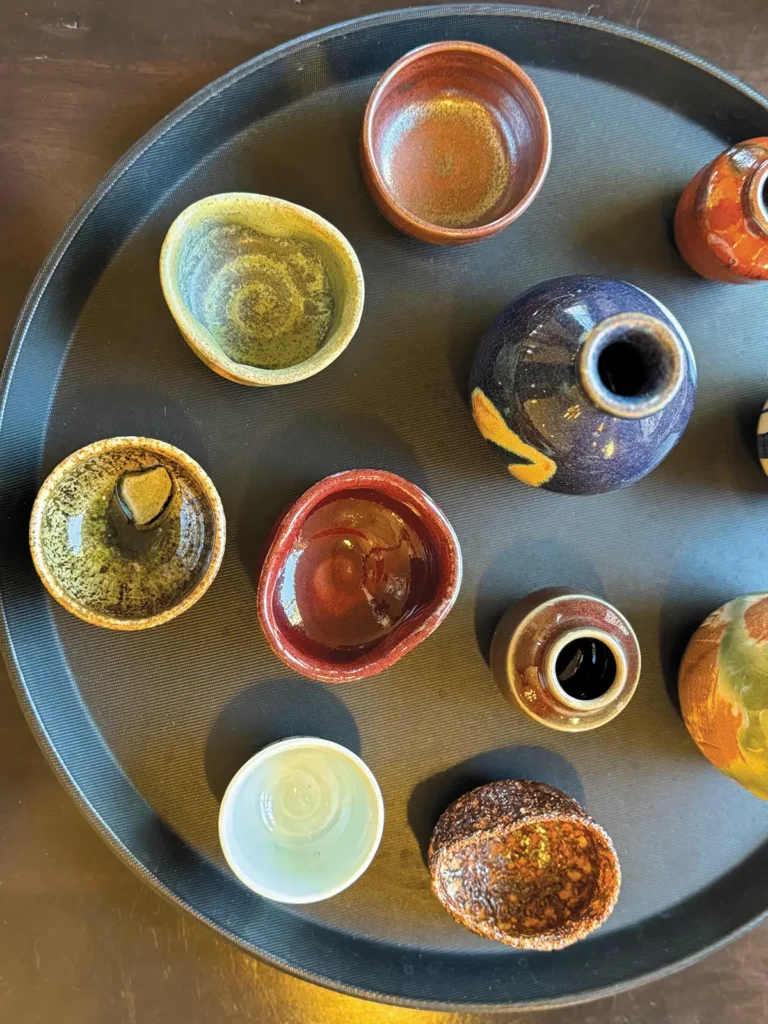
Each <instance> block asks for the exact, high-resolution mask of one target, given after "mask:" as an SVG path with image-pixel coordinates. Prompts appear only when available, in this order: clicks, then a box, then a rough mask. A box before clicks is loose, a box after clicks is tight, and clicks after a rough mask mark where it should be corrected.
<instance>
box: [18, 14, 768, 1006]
mask: <svg viewBox="0 0 768 1024" xmlns="http://www.w3.org/2000/svg"><path fill="white" fill-rule="evenodd" d="M484 14H487V15H494V16H497V17H510V18H525V19H528V20H532V21H548V22H556V23H561V24H569V25H575V26H580V27H586V28H589V29H591V30H593V31H597V32H601V33H602V34H604V35H606V36H608V37H611V38H613V37H619V38H621V39H626V40H630V41H632V42H635V43H639V44H641V45H643V46H647V47H650V48H651V49H655V50H658V51H660V52H662V53H664V54H666V55H668V56H671V57H674V58H677V59H678V60H682V61H683V62H684V63H687V64H689V65H691V66H692V67H693V68H695V69H697V70H699V71H703V72H705V73H706V74H708V75H710V76H712V77H713V78H716V79H718V80H719V81H721V82H722V83H723V84H725V85H727V86H730V87H731V88H732V89H735V90H736V91H737V92H740V93H741V94H742V95H743V96H745V97H746V98H747V99H749V100H752V101H753V102H754V103H756V104H757V105H758V106H761V107H763V108H764V110H765V111H766V114H768V97H767V96H765V95H763V94H762V93H761V92H759V91H758V90H757V89H755V88H754V87H752V86H751V85H748V84H747V83H746V82H743V81H742V80H741V79H740V78H738V77H737V76H736V75H734V74H732V73H731V72H728V71H724V70H722V69H721V68H719V67H717V65H715V64H713V63H712V62H710V61H708V60H707V59H705V58H703V57H699V56H698V55H696V54H695V53H693V52H691V51H690V50H687V49H685V48H684V47H681V46H678V45H677V44H676V43H672V42H668V41H666V40H663V39H660V38H658V37H656V36H652V35H650V34H648V33H645V32H641V31H639V30H638V29H633V28H628V27H625V26H623V25H619V24H617V23H615V22H612V21H609V20H606V19H602V18H593V17H591V16H589V15H586V14H580V13H578V12H573V11H567V10H560V9H557V8H542V7H528V6H526V7H521V6H519V5H516V4H502V3H468V4H440V5H435V6H419V7H409V8H399V9H394V10H390V11H383V12H377V13H374V14H368V15H363V16H360V17H357V18H350V19H347V20H345V21H342V22H335V23H333V24H331V25H328V26H324V27H321V28H318V29H314V30H312V31H311V32H307V33H304V34H303V35H301V36H297V37H295V38H293V39H290V40H287V41H286V42H284V43H280V44H278V45H277V46H275V47H272V48H270V49H268V50H265V51H264V52H262V53H259V54H257V55H256V56H254V57H252V58H250V59H249V60H247V61H245V62H243V63H241V64H238V65H236V66H235V67H233V68H231V69H230V70H229V71H226V72H224V74H223V75H220V76H219V77H217V78H215V79H214V80H213V81H211V82H209V83H208V84H207V85H204V86H203V87H202V88H201V89H199V90H197V91H196V92H194V93H193V94H192V95H191V96H190V97H189V98H188V99H186V100H184V101H183V102H182V103H181V104H179V105H178V106H177V107H175V108H174V109H173V110H171V111H170V112H169V113H168V114H166V115H165V116H164V117H163V118H161V119H160V120H159V121H158V122H156V123H155V125H154V126H153V127H152V128H150V129H149V130H148V131H147V132H145V133H144V134H143V135H142V136H141V137H140V138H139V139H138V140H137V141H136V142H135V143H134V144H133V145H132V146H131V147H130V148H129V149H128V150H127V151H126V152H125V153H124V154H123V156H122V157H120V158H119V159H118V160H117V162H116V163H115V164H113V166H112V167H111V169H110V170H109V171H108V173H107V174H106V175H105V176H104V177H103V178H102V179H101V180H100V181H99V183H98V184H97V185H96V187H95V188H94V189H93V191H92V192H91V194H90V195H89V197H88V199H87V200H86V201H85V202H84V203H83V204H82V206H81V207H80V208H79V209H78V210H77V211H76V212H75V214H74V215H73V216H72V217H71V218H70V219H69V221H68V222H67V223H66V225H65V227H64V228H63V230H62V232H61V234H60V236H59V238H58V240H57V242H56V244H55V245H54V247H53V248H52V249H51V251H50V252H49V253H48V255H47V256H46V258H45V260H44V262H43V264H42V265H41V267H40V269H39V271H38V272H37V274H36V276H35V278H34V280H33V282H32V285H31V287H30V289H29V292H28V293H27V296H26V298H25V300H24V302H23V304H22V306H21V309H20V311H19V314H18V316H17V319H16V322H15V324H14V328H13V332H12V334H11V338H10V342H9V345H8V351H7V354H6V356H5V359H4V363H3V368H2V374H1V375H0V432H1V431H2V427H3V423H4V420H5V411H6V405H7V402H6V399H7V393H8V390H9V388H10V385H11V381H12V378H13V373H14V370H15V368H16V363H17V361H18V358H19V354H20V351H21V346H22V344H23V342H24V338H25V336H26V333H27V328H28V324H29V321H30V320H31V318H32V317H33V316H34V313H35V310H36V309H37V306H38V304H39V302H40V300H41V298H42V297H43V295H44V293H45V290H46V288H47V287H48V284H49V282H50V280H51V278H52V276H53V274H54V272H55V270H56V268H57V266H58V263H59V261H60V260H61V258H62V256H63V255H64V253H65V252H66V250H67V249H68V248H69V246H70V244H71V243H72V241H73V239H74V238H75V236H76V235H77V233H78V231H79V230H80V228H81V227H82V226H83V224H84V223H85V221H86V220H87V218H88V217H89V215H90V214H91V213H92V211H93V210H94V209H95V208H96V207H97V206H98V205H99V203H101V201H102V200H103V199H104V198H105V196H106V195H107V193H108V192H109V190H110V189H111V188H112V187H113V185H115V184H116V182H118V181H119V179H120V178H121V177H122V175H123V174H124V173H125V172H126V170H128V168H130V167H131V166H132V164H133V163H135V161H136V160H137V159H138V158H139V157H140V156H142V155H143V154H144V153H145V152H146V150H148V149H149V148H150V147H151V146H152V145H154V144H155V143H156V142H157V141H158V140H159V139H161V138H162V137H163V136H164V135H165V134H166V133H167V132H168V131H169V130H170V129H172V128H173V127H174V126H175V125H176V124H178V123H179V122H180V121H182V120H183V119H184V118H185V117H187V115H188V114H190V113H191V112H192V111H194V110H196V109H197V108H198V107H200V106H202V105H203V104H205V103H207V102H208V101H209V100H211V99H212V98H213V97H215V96H217V95H219V94H220V93H222V92H224V91H225V90H226V89H228V88H229V87H230V86H232V85H234V84H235V83H236V82H239V81H240V80H241V79H242V78H245V77H248V76H249V75H250V74H252V73H253V71H254V70H256V69H258V68H262V67H266V66H268V65H269V64H271V63H273V62H275V61H276V60H278V59H280V58H282V57H284V56H285V55H288V54H290V53H292V52H293V51H295V50H301V49H303V48H304V47H305V46H307V44H309V43H311V42H312V41H313V40H316V39H320V38H322V39H324V40H325V39H332V38H336V37H338V36H340V35H345V34H347V33H348V32H350V31H351V30H355V31H357V30H359V29H364V28H365V27H366V26H368V25H370V26H375V25H380V24H386V23H392V22H408V21H417V20H419V19H421V18H424V17H431V18H436V19H437V18H446V17H451V16H460V15H464V16H467V15H471V16H482V15H484ZM46 426H47V425H46ZM0 627H1V628H0V651H1V652H2V656H3V661H4V663H5V666H6V668H7V670H8V675H9V678H10V681H11V684H12V686H13V689H14V692H15V694H16V698H17V700H18V702H19V704H20V706H21V709H22V712H23V713H24V717H25V719H26V721H27V724H28V725H29V728H30V730H31V732H32V735H33V736H34V738H35V741H36V742H37V745H38V746H39V748H40V749H41V751H42V752H43V754H44V756H45V758H46V760H47V761H48V763H49V765H50V767H51V769H52V770H53V772H54V774H55V776H56V778H57V779H58V780H59V782H60V783H61V784H62V786H63V787H64V789H65V790H66V792H67V794H68V795H69V796H70V797H71V798H72V800H73V802H74V804H75V806H76V807H77V808H78V810H79V811H80V813H81V814H82V815H83V816H84V817H85V819H86V820H87V821H88V823H89V824H90V825H91V826H92V827H93V828H94V829H95V831H96V832H97V834H98V835H99V837H100V838H101V839H102V840H103V841H104V842H105V843H106V844H107V845H108V847H109V848H110V849H111V850H112V851H113V852H114V853H115V854H116V855H117V856H118V857H119V858H120V860H121V861H122V862H123V863H124V864H125V865H126V866H127V867H128V868H130V869H131V871H133V873H134V874H136V875H137V876H138V877H139V878H140V879H141V880H142V881H143V882H145V883H146V884H148V885H149V886H150V887H151V888H152V889H153V890H154V891H155V892H157V893H158V894H160V895H161V896H163V897H164V898H165V899H166V900H168V901H169V902H170V903H172V904H173V905H174V906H175V907H177V908H178V909H180V910H182V911H184V912H186V913H188V914H191V915H192V916H193V917H195V918H196V919H197V920H198V921H200V922H201V923H203V924H205V925H206V926H207V927H209V928H211V929H213V931H215V932H216V933H217V934H218V935H220V936H221V937H222V938H224V939H226V940H227V941H228V942H231V943H233V944H234V945H235V946H237V947H238V948H239V949H241V950H242V951H243V952H245V953H247V954H248V955H249V956H251V957H254V958H255V959H258V960H260V961H262V962H264V963H267V964H269V965H270V966H272V967H275V968H277V969H278V970H281V971H284V972H285V973H287V974H290V975H292V976H294V977H297V978H300V979H301V980H303V981H308V982H310V983H312V984H315V985H319V986H321V987H323V988H326V989H329V990H331V991H336V992H340V993H342V994H344V995H348V996H352V997H354V998H358V999H364V1000H366V999H367V1000H369V1001H374V1002H379V1003H384V1004H387V1005H392V1006H402V1007H408V1008H412V1009H417V1010H433V1011H444V1012H461V1013H465V1014H467V1013H509V1012H510V1011H512V1012H514V1011H526V1010H528V1011H532V1010H547V1009H556V1008H562V1007H567V1006H575V1005H579V1004H582V1003H588V1002H592V1001H594V1000H597V999H604V998H607V997H610V996H615V995H618V994H620V993H622V992H626V991H630V990H631V989H634V988H637V987H639V986H641V985H646V984H649V983H651V982H653V981H657V980H660V979H661V978H665V977H667V976H669V975H671V974H674V973H676V972H677V971H680V970H683V969H684V968H686V967H689V966H691V965H693V964H695V963H697V962H699V961H700V960H703V959H704V958H706V957H708V956H709V955H710V954H712V953H715V952H717V951H718V950H720V949H723V948H725V947H726V946H728V945H730V943H732V942H734V941H736V940H738V939H739V938H741V937H742V936H744V935H746V934H747V933H748V932H750V931H751V930H752V929H753V928H755V927H756V926H757V925H758V924H760V923H761V922H763V921H765V920H768V907H766V908H765V909H764V910H761V911H759V912H758V913H757V914H755V915H754V916H753V917H751V918H750V919H749V920H747V921H746V922H745V923H744V924H743V925H741V926H740V927H738V928H735V929H733V930H732V931H730V932H729V933H727V934H726V935H724V936H723V937H722V938H721V939H718V940H716V941H715V942H711V943H709V944H707V945H705V946H704V947H702V948H701V949H700V950H698V951H697V952H695V953H692V954H689V955H688V956H683V957H680V958H679V959H676V960H672V961H670V962H668V963H667V964H665V965H664V966H663V967H660V968H657V969H656V970H651V971H647V972H646V973H644V974H639V975H637V976H635V977H634V978H632V979H631V980H629V981H624V982H616V983H614V984H611V985H605V986H600V987H596V988H593V989H589V990H586V991H583V992H581V993H578V994H576V995H570V996H561V997H559V998H555V999H549V1000H545V1001H533V1002H532V1001H526V1002H509V1003H454V1002H440V1001H435V1000H430V999H413V998H409V997H398V996H392V995H389V994H387V993H379V992H375V991H372V990H370V989H366V988H362V987H357V986H355V985H349V984H346V983H344V982H337V981H331V980H330V979H328V978H326V977H323V976H322V975H318V974H315V973H314V972H313V971H311V970H305V969H302V968H298V967H295V966H294V965H292V964H290V963H288V962H286V961H284V960H282V959H281V958H279V957H276V956H272V955H270V954H268V953H264V952H263V951H255V950H254V949H252V948H251V947H250V946H249V945H248V944H247V943H246V942H244V941H242V940H241V939H239V938H238V937H237V936H236V935H233V934H231V933H230V932H228V931H227V930H226V929H225V928H224V927H222V926H221V925H219V924H217V923H216V922H215V921H213V920H212V919H211V918H209V917H208V916H207V915H206V914H204V913H203V912H201V911H199V910H197V909H196V908H195V907H194V906H192V905H191V904H190V903H188V902H186V901H185V900H184V899H182V898H181V897H179V896H177V895H176V893H175V892H174V891H173V890H172V889H171V888H170V887H169V886H167V885H166V884H165V883H164V882H162V881H161V880H160V879H159V878H158V877H157V876H156V875H155V874H154V873H153V872H152V871H150V870H149V869H148V868H147V867H145V865H144V864H143V863H142V862H141V861H140V860H139V859H138V857H136V855H135V854H134V853H133V852H132V851H131V850H130V849H128V847H127V846H126V845H125V844H124V843H123V842H122V841H121V840H120V839H119V838H118V837H117V835H116V834H115V833H114V832H113V831H112V829H111V828H110V827H109V825H108V824H107V822H106V821H105V820H104V819H103V817H102V816H101V815H100V814H99V813H98V812H97V811H96V809H95V808H94V807H93V806H92V804H91V803H90V802H89V801H88V799H87V797H85V795H84V794H83V793H82V791H81V789H80V787H79V786H78V784H77V782H76V780H75V778H74V777H73V776H72V774H71V773H70V771H69V769H68V767H67V765H66V763H65V762H64V760H63V759H62V757H61V755H60V753H59V751H58V750H57V749H56V747H55V745H54V743H53V741H52V740H51V738H50V735H49V733H48V731H47V729H46V728H45V725H44V723H43V721H42V718H41V717H40V715H39V713H38V710H37V707H36V705H35V703H34V702H33V701H32V699H31V698H30V696H29V693H28V691H27V687H26V683H25V681H24V677H23V675H22V672H21V668H20V665H19V662H18V659H17V657H16V653H15V649H14V643H13V639H12V637H11V633H10V629H9V625H8V621H7V617H6V611H5V603H4V597H3V594H2V591H0ZM104 746H105V750H106V751H107V752H108V753H109V755H110V756H111V757H112V758H113V759H114V755H113V754H112V751H111V749H110V748H109V746H107V745H106V744H104ZM127 781H128V782H129V784H130V785H131V787H132V788H135V787H133V783H131V782H130V780H129V779H128V780H127ZM136 792H137V795H138V796H139V797H140V799H142V800H144V797H143V795H142V794H141V793H140V792H139V791H138V790H136Z"/></svg>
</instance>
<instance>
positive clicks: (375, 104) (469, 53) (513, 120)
mask: <svg viewBox="0 0 768 1024" xmlns="http://www.w3.org/2000/svg"><path fill="white" fill-rule="evenodd" d="M551 148H552V147H551V133H550V127H549V116H548V114H547V109H546V107H545V106H544V101H543V100H542V98H541V95H540V93H539V91H538V89H537V88H536V86H535V85H534V84H533V82H532V81H531V79H530V78H529V77H528V75H527V74H526V73H525V72H524V71H523V69H522V68H521V67H518V65H517V64H515V63H514V61H511V60H510V59H509V58H508V57H505V56H504V54H503V53H499V52H498V51H497V50H492V49H490V48H489V47H487V46H480V45H478V44H477V43H463V42H446V43H431V44H430V45H428V46H422V47H420V48H419V49H417V50H413V51H412V52H411V53H407V54H406V55H405V56H404V57H401V59H400V60H399V61H397V62H396V63H395V64H393V65H392V67H391V68H390V69H389V70H388V71H387V72H386V73H385V74H384V76H383V77H382V78H381V80H380V81H379V83H378V84H377V86H376V88H375V89H374V90H373V93H372V94H371V98H370V99H369V101H368V106H367V107H366V111H365V119H364V121H363V135H362V142H361V157H362V166H363V175H364V177H365V181H366V184H367V186H368V189H369V191H370V193H371V196H372V197H373V199H374V201H375V202H376V204H377V205H378V207H379V209H380V210H381V212H382V213H383V214H384V216H385V217H387V218H388V220H390V221H391V223H392V224H394V226H395V227H397V228H399V229H400V230H401V231H404V232H405V233H406V234H407V235H413V236H414V237H415V238H420V239H422V240H423V241H425V242H436V243H438V244H441V245H462V244H464V243H467V242H477V241H479V240H480V239H483V238H488V237H489V236H490V235H494V234H496V232H498V231H501V230H502V229H503V228H505V227H507V226H508V225H509V224H511V223H512V222H513V221H514V220H517V218H518V217H519V216H520V215H521V214H522V213H524V212H525V210H527V209H528V207H529V206H530V205H531V203H532V202H533V200H534V199H535V198H536V196H537V195H538V193H539V191H540V190H541V187H542V185H543V183H544V178H545V177H546V174H547V170H548V169H549V161H550V155H551Z"/></svg>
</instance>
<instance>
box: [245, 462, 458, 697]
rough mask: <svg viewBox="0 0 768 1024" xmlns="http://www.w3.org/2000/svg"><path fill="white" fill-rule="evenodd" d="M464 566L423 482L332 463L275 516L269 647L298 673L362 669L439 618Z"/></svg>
mask: <svg viewBox="0 0 768 1024" xmlns="http://www.w3.org/2000/svg"><path fill="white" fill-rule="evenodd" d="M461 571H462V564H461V551H460V548H459V542H458V540H457V538H456V534H455V533H454V532H453V528H452V527H451V524H450V523H449V522H448V520H447V519H446V518H445V516H444V515H443V513H442V512H441V511H440V509H439V508H438V507H437V506H436V505H435V504H434V502H433V501H432V500H431V498H429V497H428V496H427V495H426V494H425V493H424V491H422V490H421V489H420V488H418V487H416V486H415V484H412V483H409V482H408V481H407V480H403V478H402V477H399V476H395V475H394V473H386V472H384V471H383V470H375V469H358V470H353V471H351V472H347V473H338V474H337V475H336V476H330V477H327V478H326V479H325V480H321V481H320V483H318V484H315V486H314V487H311V488H310V489H309V490H308V491H307V492H306V493H305V494H304V495H303V496H302V497H301V498H299V500H298V501H297V502H296V504H295V505H293V506H292V507H291V508H290V509H289V511H288V512H287V513H286V514H285V515H284V516H283V518H282V519H281V520H280V521H279V522H278V524H277V525H276V527H275V529H274V531H273V536H272V540H271V544H270V545H269V548H268V550H267V553H266V557H265V559H264V563H263V567H262V571H261V578H260V580H259V590H258V614H259V620H260V622H261V627H262V629H263V631H264V635H265V636H266V638H267V640H268V641H269V644H270V646H271V647H272V650H273V651H274V652H275V654H276V655H277V656H278V657H279V658H281V659H282V660H283V661H284V662H285V663H286V665H289V666H290V667H291V668H292V669H295V671H297V672H300V673H301V674H302V675H304V676H307V677H308V678H310V679H320V680H323V681H324V682H328V683H344V682H350V681H352V680H355V679H364V678H366V677H367V676H373V675H376V674H377V673H378V672H382V671H383V670H384V669H385V668H389V666H391V665H393V664H394V663H395V662H396V661H398V660H399V659H400V658H402V657H403V655H405V654H407V653H408V652H409V651H412V650H413V648H414V647H416V646H417V644H420V643H421V642H422V640H425V639H426V638H427V637H428V636H429V634H430V633H431V632H432V631H433V630H434V629H436V628H437V627H438V626H439V625H440V623H441V622H442V621H443V619H444V618H445V616H446V615H447V614H448V612H449V611H450V610H451V607H452V606H453V603H454V601H455V600H456V597H457V595H458V592H459V586H460V585H461Z"/></svg>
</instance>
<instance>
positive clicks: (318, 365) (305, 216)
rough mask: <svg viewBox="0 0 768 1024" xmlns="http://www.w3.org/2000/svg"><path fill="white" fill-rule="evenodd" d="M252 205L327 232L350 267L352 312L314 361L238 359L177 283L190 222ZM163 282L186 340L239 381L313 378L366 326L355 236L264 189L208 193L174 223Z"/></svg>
mask: <svg viewBox="0 0 768 1024" xmlns="http://www.w3.org/2000/svg"><path fill="white" fill-rule="evenodd" d="M237 203H241V204H247V205H251V206H255V207H264V206H267V205H271V206H277V207H279V208H280V209H282V210H284V211H287V212H291V213H293V214H295V215H297V216H298V217H299V218H300V219H301V220H303V221H304V222H305V223H306V224H307V226H308V227H309V228H310V230H311V232H312V234H314V235H315V236H322V237H323V240H324V241H325V242H326V244H327V245H329V246H330V247H331V248H332V249H333V250H334V252H335V253H336V254H337V256H338V257H339V258H340V260H341V263H342V265H343V267H344V268H345V271H346V272H345V274H344V278H345V283H346V298H347V302H348V304H349V310H348V312H347V314H346V316H345V318H344V319H345V321H346V326H344V325H343V324H339V326H338V328H337V330H336V337H335V338H334V339H333V341H332V342H331V343H324V344H323V345H321V347H320V348H319V349H318V350H317V352H315V353H313V355H311V356H310V357H309V358H308V359H304V360H303V361H302V362H300V363H295V364H294V365H293V366H286V367H283V368H281V369H274V370H270V369H268V368H266V367H262V366H249V365H248V364H246V363H238V362H236V361H235V360H234V359H230V357H229V356H228V355H227V354H226V353H225V352H224V351H223V349H221V348H220V347H219V346H218V345H217V344H216V342H215V341H214V340H213V338H212V336H211V333H210V331H209V330H208V329H207V328H206V327H205V326H204V325H203V324H201V323H200V321H199V320H198V319H197V317H195V316H194V315H193V314H192V313H191V311H190V310H189V307H188V306H187V304H186V302H185V301H184V300H183V298H182V297H181V295H180V293H179V290H178V288H177V286H176V283H175V280H174V275H173V268H174V267H175V265H176V262H177V260H178V257H179V254H180V253H181V250H182V247H183V244H184V240H185V237H186V232H187V229H188V227H189V222H190V221H192V220H193V219H194V218H195V217H197V216H199V215H200V214H201V213H204V212H205V211H206V209H208V210H210V211H211V212H213V211H215V210H217V209H219V208H221V207H225V206H227V205H230V204H237ZM160 286H161V288H162V291H163V296H164V298H165V301H166V305H167V306H168V309H169V310H170V312H171V315H172V316H173V319H174V320H175V321H176V326H177V327H178V328H179V330H180V332H181V334H182V336H183V338H184V340H185V341H186V343H187V344H188V345H189V347H190V348H191V349H192V351H193V352H194V353H195V355H196V356H198V358H199V359H201V360H202V362H203V363H205V365H206V366H207V367H208V368H209V369H211V370H214V371H215V372H216V373H218V374H220V375H221V376H222V377H226V378H227V380H231V381H234V382H235V383H236V384H246V385H249V386H251V387H271V386H275V385H278V384H293V383H295V382H297V381H300V380H305V379H306V378H307V377H312V376H314V375H315V374H316V373H319V372H320V371H321V370H324V369H325V367H326V366H329V365H330V364H331V363H332V362H333V361H334V360H335V359H338V357H339V356H340V355H341V353H342V352H343V351H344V350H345V349H346V347H347V345H349V343H350V341H351V340H352V338H353V337H354V336H355V334H356V333H357V329H358V327H359V326H360V319H361V317H362V315H363V305H364V302H365V281H364V278H363V270H362V267H361V266H360V260H359V259H358V257H357V253H356V252H355V250H354V249H353V247H352V244H351V242H350V241H349V239H348V238H347V237H346V236H345V235H343V234H342V232H341V231H339V229H338V228H337V227H335V226H334V225H333V224H331V222H330V221H327V220H326V219H325V218H324V217H321V216H320V214H319V213H315V212H314V211H313V210H309V209H307V207H305V206H300V205H299V204H298V203H292V202H290V201H289V200H287V199H280V198H278V197H277V196H268V195H265V194H263V193H260V192H218V193H216V194H214V195H210V196H205V197H204V198H202V199H198V200H197V201H196V202H194V203H191V204H190V205H189V206H187V207H185V208H184V209H183V210H182V211H181V213H179V214H178V215H177V217H176V218H175V219H174V220H173V222H172V223H171V226H170V227H169V228H168V231H167V232H166V235H165V238H164V239H163V244H162V247H161V249H160Z"/></svg>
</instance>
